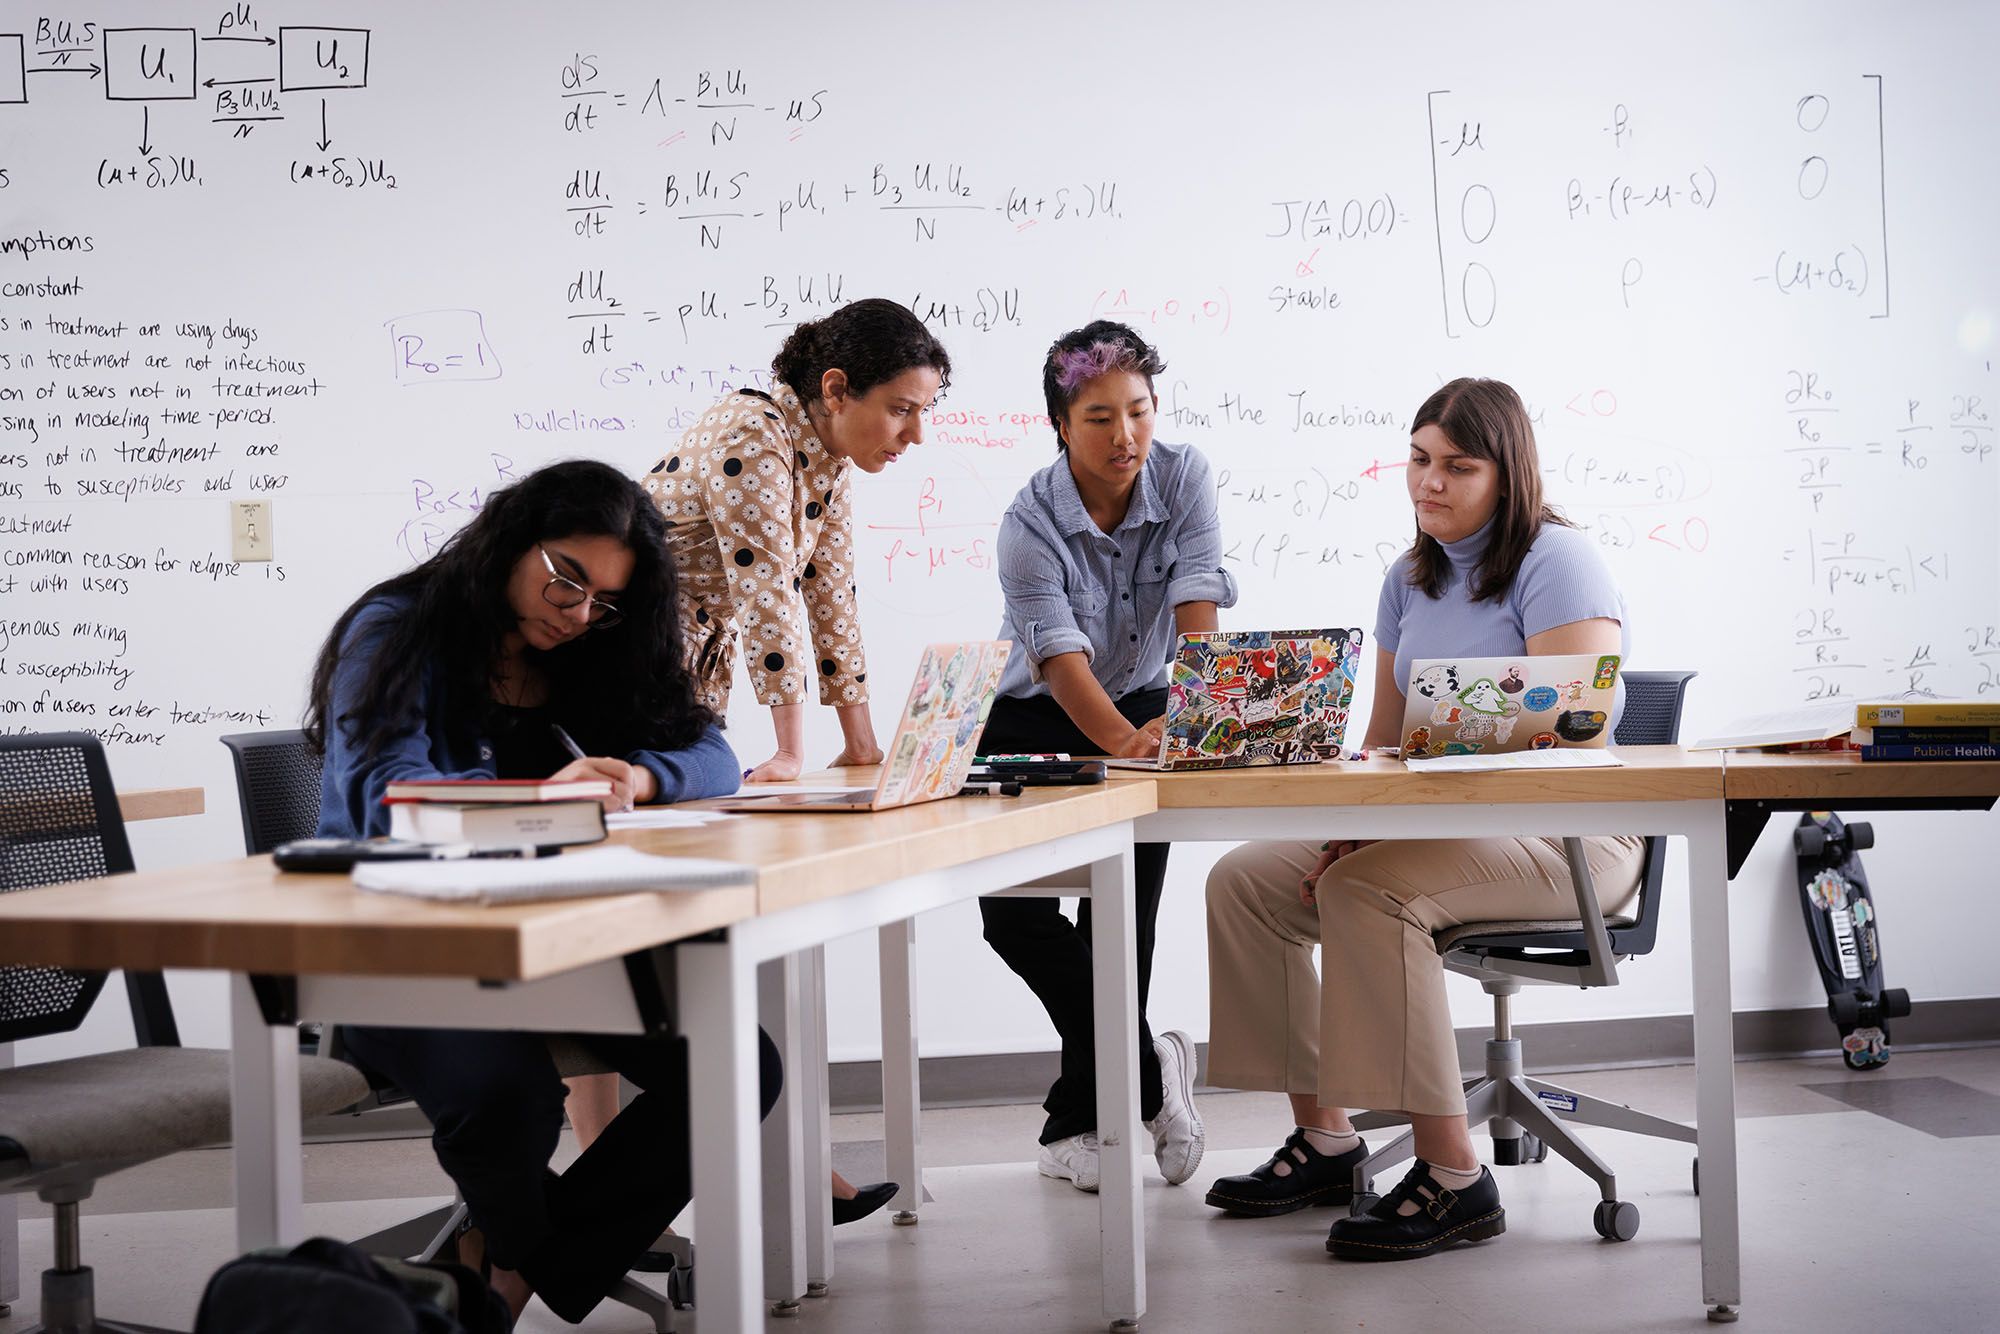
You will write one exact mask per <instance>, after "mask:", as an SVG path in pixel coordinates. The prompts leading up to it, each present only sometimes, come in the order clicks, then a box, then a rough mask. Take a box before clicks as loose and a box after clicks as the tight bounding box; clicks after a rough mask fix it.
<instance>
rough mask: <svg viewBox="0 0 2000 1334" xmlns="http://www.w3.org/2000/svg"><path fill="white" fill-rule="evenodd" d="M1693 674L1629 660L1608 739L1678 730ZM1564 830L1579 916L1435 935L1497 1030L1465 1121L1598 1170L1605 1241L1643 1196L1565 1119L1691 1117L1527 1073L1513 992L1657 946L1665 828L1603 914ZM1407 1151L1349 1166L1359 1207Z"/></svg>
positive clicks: (1672, 1125)
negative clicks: (1626, 1188)
mask: <svg viewBox="0 0 2000 1334" xmlns="http://www.w3.org/2000/svg"><path fill="white" fill-rule="evenodd" d="M1694 675H1695V673H1693V672H1626V673H1625V674H1624V681H1625V707H1624V711H1623V713H1622V714H1620V716H1619V719H1618V730H1617V732H1616V733H1615V734H1614V735H1613V740H1615V741H1616V742H1618V744H1620V745H1625V746H1645V745H1670V744H1672V743H1673V742H1676V741H1678V740H1679V739H1680V726H1681V704H1682V702H1683V701H1684V700H1685V698H1686V696H1687V683H1688V681H1689V680H1691V679H1692V678H1693V677H1694ZM1563 841H1564V844H1565V845H1566V847H1567V849H1568V852H1569V863H1570V874H1571V876H1572V877H1573V879H1574V881H1575V883H1576V884H1577V886H1578V894H1577V907H1578V912H1579V913H1580V914H1581V916H1579V917H1578V918H1575V919H1570V920H1558V921H1537V922H1470V923H1467V924H1466V925H1463V926H1455V927H1452V928H1450V929H1449V930H1446V931H1440V932H1439V933H1438V934H1437V936H1436V940H1437V947H1438V953H1440V954H1441V955H1443V956H1444V966H1445V967H1446V968H1449V969H1450V970H1451V971H1452V972H1454V973H1458V974H1460V975H1462V976H1465V977H1470V978H1474V979H1476V980H1477V981H1478V982H1479V984H1480V985H1481V987H1483V988H1484V989H1485V991H1486V993H1487V994H1488V995H1489V996H1491V997H1493V1036H1492V1038H1490V1039H1489V1040H1488V1041H1487V1043H1486V1073H1485V1075H1483V1076H1482V1077H1480V1078H1478V1079H1474V1080H1471V1081H1469V1082H1468V1083H1467V1084H1466V1087H1465V1103H1466V1116H1467V1118H1468V1119H1469V1120H1470V1121H1471V1123H1472V1124H1473V1125H1478V1124H1480V1123H1481V1122H1485V1123H1487V1124H1488V1125H1489V1127H1490V1129H1491V1131H1492V1134H1493V1161H1494V1163H1495V1164H1497V1165H1499V1166H1502V1167H1513V1166H1518V1165H1520V1164H1523V1163H1538V1162H1541V1161H1542V1160H1543V1159H1544V1158H1546V1157H1547V1156H1548V1151H1549V1149H1551V1148H1553V1149H1554V1150H1555V1151H1556V1152H1557V1153H1559V1154H1561V1155H1562V1156H1563V1157H1565V1158H1567V1159H1569V1161H1570V1162H1571V1163H1573V1164H1575V1165H1576V1167H1577V1168H1578V1169H1579V1170H1581V1171H1582V1172H1583V1174H1584V1175H1585V1176H1588V1177H1589V1178H1590V1179H1591V1180H1593V1181H1595V1182H1596V1183H1597V1186H1598V1189H1599V1191H1600V1192H1602V1195H1603V1199H1602V1202H1601V1203H1599V1204H1598V1206H1597V1210H1596V1212H1595V1213H1594V1214H1593V1215H1592V1218H1591V1222H1592V1225H1593V1226H1594V1227H1595V1228H1596V1229H1597V1234H1598V1235H1599V1236H1600V1237H1603V1238H1604V1239H1605V1240H1607V1241H1630V1240H1631V1239H1632V1238H1633V1237H1635V1236H1637V1235H1638V1232H1639V1207H1638V1206H1637V1205H1635V1204H1632V1203H1631V1202H1629V1201H1624V1200H1620V1199H1619V1198H1618V1177H1617V1174H1616V1173H1614V1172H1613V1171H1612V1170H1611V1169H1610V1168H1609V1167H1608V1166H1606V1165H1605V1163H1604V1161H1603V1159H1601V1158H1599V1157H1598V1156H1597V1155H1596V1154H1594V1153H1592V1152H1591V1151H1590V1149H1589V1148H1588V1147H1587V1146H1585V1145H1584V1143H1583V1142H1582V1141H1581V1140H1579V1139H1577V1138H1576V1136H1575V1135H1574V1134H1572V1133H1571V1131H1570V1129H1569V1126H1568V1124H1567V1123H1568V1122H1571V1121H1580V1122H1583V1123H1584V1124H1586V1125H1596V1126H1606V1127H1609V1128H1611V1129H1613V1130H1628V1131H1631V1132H1633V1133H1634V1134H1640V1135H1651V1136H1653V1137H1655V1138H1657V1139H1673V1140H1680V1141H1681V1142H1683V1143H1686V1144H1692V1143H1694V1142H1695V1132H1694V1127H1692V1126H1687V1125H1682V1124H1681V1123H1680V1122H1678V1121H1669V1120H1666V1119H1665V1118H1663V1117H1658V1116H1652V1115H1649V1114H1647V1113H1645V1112H1640V1111H1635V1110H1633V1109H1632V1108H1630V1107H1626V1106H1624V1105H1622V1104H1620V1103H1613V1102H1605V1101H1604V1100H1602V1099H1600V1098H1593V1097H1590V1096H1589V1095H1588V1094H1583V1093H1577V1092H1574V1091H1572V1090H1570V1089H1566V1088H1563V1087H1561V1086H1560V1085H1557V1084H1551V1083H1549V1082H1548V1081H1547V1080H1542V1079H1533V1078H1530V1077H1528V1076H1526V1075H1524V1074H1522V1072H1521V1071H1522V1063H1521V1040H1520V1039H1519V1038H1517V1037H1515V1036H1514V1029H1513V1014H1512V1002H1513V998H1514V996H1515V994H1516V993H1518V992H1519V991H1520V990H1521V987H1522V986H1523V985H1524V984H1531V985H1536V986H1573V987H1606V986H1616V985H1618V971H1617V966H1618V965H1619V964H1620V963H1623V962H1624V961H1625V960H1627V959H1630V958H1633V957H1636V956H1638V955H1641V954H1646V953H1648V952H1650V951H1651V950H1652V948H1653V941H1654V938H1655V936H1656V935H1657V933H1658V930H1659V923H1660V900H1661V898H1662V897H1663V895H1662V893H1661V882H1662V880H1663V879H1664V877H1665V875H1666V868H1667V840H1666V839H1664V838H1649V839H1647V840H1646V857H1645V862H1644V863H1643V870H1642V872H1641V874H1640V879H1639V897H1638V901H1637V902H1636V903H1634V904H1633V906H1632V912H1631V915H1630V916H1621V917H1613V918H1609V919H1607V918H1605V917H1604V916H1603V914H1602V913H1601V911H1600V910H1599V908H1598V906H1597V897H1596V895H1595V893H1594V892H1592V891H1591V890H1590V888H1589V885H1590V871H1589V868H1588V867H1587V866H1585V864H1584V861H1583V845H1582V842H1581V840H1579V839H1574V838H1570V839H1565V840H1563ZM1369 1119H1370V1121H1371V1123H1378V1124H1379V1122H1375V1121H1374V1118H1369ZM1360 1120H1361V1118H1357V1120H1356V1123H1357V1124H1359V1123H1360ZM1410 1152H1411V1136H1410V1134H1409V1133H1408V1132H1405V1133H1404V1134H1402V1135H1401V1136H1399V1137H1398V1138H1396V1139H1395V1140H1393V1141H1391V1142H1390V1143H1388V1144H1385V1145H1383V1146H1382V1147H1381V1148H1379V1149H1377V1150H1376V1151H1375V1152H1374V1153H1371V1154H1370V1155H1368V1158H1367V1160H1366V1161H1364V1162H1363V1163H1362V1164H1361V1165H1360V1166H1359V1167H1357V1168H1356V1169H1355V1172H1354V1189H1355V1198H1354V1204H1353V1212H1354V1213H1356V1214H1357V1215H1358V1214H1361V1213H1363V1212H1365V1211H1366V1210H1367V1209H1368V1207H1369V1206H1371V1205H1373V1204H1374V1203H1375V1195H1374V1194H1373V1181H1372V1177H1373V1175H1374V1173H1375V1171H1376V1170H1377V1169H1379V1168H1381V1167H1383V1166H1385V1165H1386V1164H1389V1163H1393V1162H1397V1161H1399V1160H1401V1159H1403V1158H1406V1157H1408V1156H1409V1154H1410ZM1696 1170H1697V1172H1698V1171H1699V1164H1697V1166H1696ZM1696 1180H1697V1182H1698V1181H1699V1177H1698V1176H1697V1178H1696Z"/></svg>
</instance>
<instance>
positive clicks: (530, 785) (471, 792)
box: [382, 778, 611, 804]
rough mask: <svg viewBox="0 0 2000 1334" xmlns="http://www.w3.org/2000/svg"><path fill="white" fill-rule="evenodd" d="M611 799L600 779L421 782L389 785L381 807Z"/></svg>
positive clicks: (473, 779) (436, 780)
mask: <svg viewBox="0 0 2000 1334" xmlns="http://www.w3.org/2000/svg"><path fill="white" fill-rule="evenodd" d="M610 795H611V784H610V783H608V782H606V781H605V780H604V779H602V778H565V779H563V780H562V781H561V782H557V781H555V780H553V779H548V778H422V779H412V780H409V781H405V782H392V783H390V784H389V786H388V787H387V788H385V789H383V792H382V800H383V802H384V803H390V802H398V801H480V802H489V801H490V802H511V803H515V804H519V803H523V802H531V801H596V800H597V799H599V798H600V797H608V796H610Z"/></svg>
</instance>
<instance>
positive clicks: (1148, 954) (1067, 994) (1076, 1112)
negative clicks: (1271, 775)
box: [979, 690, 1170, 1144]
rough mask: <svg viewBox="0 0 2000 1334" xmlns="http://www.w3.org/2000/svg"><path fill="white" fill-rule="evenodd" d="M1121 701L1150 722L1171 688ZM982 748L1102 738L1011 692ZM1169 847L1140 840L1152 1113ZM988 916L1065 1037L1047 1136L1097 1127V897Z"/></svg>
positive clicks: (1077, 743) (1144, 1111)
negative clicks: (1093, 945) (1156, 946)
mask: <svg viewBox="0 0 2000 1334" xmlns="http://www.w3.org/2000/svg"><path fill="white" fill-rule="evenodd" d="M1116 703H1117V706H1118V712H1119V713H1121V714H1123V715H1124V716H1125V718H1126V719H1127V721H1129V722H1132V723H1134V724H1138V723H1145V722H1150V721H1152V720H1153V719H1155V718H1157V717H1159V716H1160V715H1161V714H1162V713H1165V712H1166V709H1167V692H1166V691H1165V690H1135V691H1133V692H1132V693H1131V694H1129V695H1127V696H1125V697H1124V698H1123V699H1120V700H1118V701H1116ZM979 749H980V752H981V753H982V754H988V755H993V754H1006V753H1011V752H1022V751H1068V752H1069V753H1070V754H1072V755H1094V754H1096V753H1097V751H1098V746H1097V743H1096V742H1094V741H1092V740H1091V739H1090V738H1089V737H1087V736H1085V735H1084V734H1083V733H1082V732H1081V731H1080V730H1078V728H1077V725H1076V724H1075V723H1073V722H1071V721H1070V719H1069V715H1068V714H1066V713H1064V712H1063V710H1062V705H1060V704H1058V703H1056V701H1055V698H1054V696H1052V695H1030V696H1027V697H1025V698H1016V697H1012V696H1007V695H1002V696H1001V697H1000V698H999V699H997V700H995V701H994V702H993V712H992V713H991V714H990V715H989V716H988V717H987V720H986V731H985V732H984V733H983V734H982V735H981V736H980V739H979ZM1169 847H1170V845H1169V844H1166V843H1141V844H1139V845H1137V846H1136V847H1135V848H1134V849H1133V858H1132V860H1133V868H1132V870H1133V876H1132V880H1133V890H1134V896H1133V897H1134V901H1135V902H1134V906H1135V908H1136V913H1135V916H1136V922H1137V933H1136V940H1135V943H1136V945H1137V948H1138V960H1139V1114H1140V1115H1141V1116H1143V1117H1144V1118H1145V1119H1146V1120H1148V1121H1150V1120H1152V1119H1153V1118H1154V1117H1155V1116H1158V1115H1159V1114H1160V1058H1159V1056H1158V1054H1157V1053H1155V1052H1154V1050H1153V1030H1152V1028H1151V1026H1149V1025H1148V1024H1147V1023H1146V995H1147V993H1148V991H1149V990H1150V989H1151V984H1152V980H1153V933H1154V923H1155V921H1156V920H1157V919H1158V917H1159V915H1160V887H1161V885H1163V884H1164V883H1165V881H1166V878H1167V851H1168V848H1169ZM979 915H980V917H981V918H982V919H983V920H984V922H985V928H986V930H985V934H986V943H987V944H989V945H991V946H992V947H993V950H994V952H995V953H997V954H998V955H999V956H1000V957H1001V958H1002V959H1004V960H1005V961H1006V963H1007V966H1008V967H1009V968H1011V969H1013V970H1014V971H1015V972H1016V973H1017V974H1019V975H1020V978H1021V980H1022V981H1023V982H1026V983H1027V984H1028V989H1029V990H1031V991H1033V992H1034V993H1035V999H1037V1000H1039V1001H1040V1002H1041V1003H1042V1008H1043V1009H1044V1010H1047V1011H1048V1013H1049V1019H1050V1021H1051V1022H1052V1023H1054V1024H1055V1026H1056V1033H1057V1034H1058V1035H1059V1036H1060V1037H1061V1038H1062V1071H1061V1073H1060V1074H1058V1075H1057V1076H1056V1082H1055V1083H1054V1084H1053V1085H1051V1086H1050V1087H1049V1096H1048V1097H1047V1098H1046V1099H1044V1100H1043V1102H1042V1110H1044V1111H1046V1112H1047V1113H1048V1114H1049V1115H1048V1119H1047V1120H1046V1121H1044V1122H1043V1123H1042V1143H1044V1144H1053V1143H1054V1142H1055V1141H1057V1140H1059V1139H1067V1138H1069V1137H1070V1136H1071V1135H1081V1134H1084V1133H1086V1132H1095V1131H1096V1129H1097V1035H1096V1030H1095V1029H1094V1028H1093V1026H1092V1025H1093V1024H1094V1022H1095V1006H1094V1005H1093V1004H1092V1002H1091V955H1090V900H1089V899H1083V900H1081V901H1080V902H1079V903H1078V904H1077V909H1076V922H1075V923H1074V924H1073V925H1072V924H1071V922H1070V920H1069V919H1068V918H1067V917H1064V916H1063V915H1062V900H1061V899H1016V898H1005V899H997V898H983V899H981V900H980V901H979Z"/></svg>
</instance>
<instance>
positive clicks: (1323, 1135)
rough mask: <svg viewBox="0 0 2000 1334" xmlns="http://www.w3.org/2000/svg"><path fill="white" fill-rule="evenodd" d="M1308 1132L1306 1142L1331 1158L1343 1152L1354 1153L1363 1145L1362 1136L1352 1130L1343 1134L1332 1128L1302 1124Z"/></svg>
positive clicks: (1301, 1127) (1303, 1128)
mask: <svg viewBox="0 0 2000 1334" xmlns="http://www.w3.org/2000/svg"><path fill="white" fill-rule="evenodd" d="M1299 1129H1300V1130H1303V1131H1305V1132H1306V1143H1308V1144H1310V1145H1312V1146H1313V1148H1315V1149H1317V1150H1318V1151H1319V1152H1321V1153H1323V1154H1325V1155H1326V1156H1327V1157H1329V1158H1333V1157H1337V1156H1339V1155H1340V1154H1343V1153H1353V1152H1354V1151H1355V1150H1356V1149H1358V1148H1360V1147H1361V1136H1359V1135H1357V1134H1355V1133H1354V1132H1353V1131H1352V1130H1350V1131H1348V1132H1347V1133H1346V1134H1344V1135H1342V1134H1339V1133H1337V1132H1335V1131H1331V1130H1315V1129H1313V1128H1312V1127H1311V1126H1300V1127H1299Z"/></svg>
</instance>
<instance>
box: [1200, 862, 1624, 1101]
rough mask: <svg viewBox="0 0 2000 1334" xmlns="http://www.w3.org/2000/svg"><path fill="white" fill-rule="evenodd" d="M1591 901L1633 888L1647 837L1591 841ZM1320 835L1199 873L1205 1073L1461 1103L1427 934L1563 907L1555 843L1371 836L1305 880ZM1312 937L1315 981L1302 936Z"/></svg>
mask: <svg viewBox="0 0 2000 1334" xmlns="http://www.w3.org/2000/svg"><path fill="white" fill-rule="evenodd" d="M1583 843H1584V847H1585V849H1586V850H1587V857H1586V860H1587V861H1588V863H1589V866H1590V873H1591V878H1592V881H1593V883H1594V884H1595V885H1596V887H1597V898H1598V902H1599V903H1600V904H1601V905H1602V906H1603V908H1604V910H1605V912H1606V913H1607V914H1608V913H1611V912H1615V911H1616V910H1618V909H1620V908H1622V907H1624V906H1625V905H1626V904H1628V903H1629V902H1631V900H1632V898H1633V896H1634V895H1635V894H1636V893H1637V892H1638V887H1639V872H1640V868H1641V864H1642V862H1643V861H1644V855H1645V853H1644V849H1645V840H1644V839H1642V838H1587V839H1585V840H1583ZM1319 847H1320V845H1319V844H1317V843H1246V844H1244V845H1243V846H1242V847H1240V848H1237V849H1236V850H1235V851H1233V852H1231V853H1230V854H1228V855H1227V856H1225V857H1224V858H1223V859H1222V860H1221V861H1219V862H1217V863H1216V864H1215V869H1214V870H1213V871H1211V872H1210V873H1209V877H1208V987H1209V1026H1210V1031H1209V1049H1208V1080H1209V1082H1210V1083H1211V1084H1216V1085H1220V1086H1222V1087H1225V1088H1244V1089H1274V1090H1278V1091H1281V1092H1285V1093H1317V1094H1318V1096H1319V1102H1320V1105H1321V1106H1324V1107H1356V1108H1370V1109H1373V1110H1377V1111H1400V1112H1411V1113H1416V1114H1418V1115H1424V1116H1455V1115H1462V1114H1463V1113H1464V1111H1465V1092H1464V1089H1463V1087H1462V1085H1461V1084H1460V1081H1459V1068H1458V1044H1457V1041H1456V1039H1455V1038H1454V1036H1453V1033H1452V1023H1451V1006H1450V1004H1449V1003H1448V1001H1447V999H1446V996H1445V985H1444V962H1443V960H1442V959H1441V958H1440V956H1439V955H1438V951H1437V945H1436V943H1435V942H1434V941H1433V940H1432V933H1433V932H1437V931H1442V930H1445V929H1446V928H1448V927H1453V926H1458V925H1461V924H1463V923H1466V922H1493V921H1516V920H1519V921H1529V920H1552V919H1564V918H1569V917H1571V916H1572V915H1573V914H1574V913H1575V911H1576V899H1575V896H1574V892H1573V891H1572V889H1571V887H1570V875H1569V861H1568V859H1567V857H1566V856H1565V855H1564V853H1563V843H1562V840H1561V839H1559V838H1481V839H1403V840H1396V841H1387V842H1381V843H1374V844H1370V845H1369V846H1368V847H1365V848H1362V849H1360V850H1359V851H1357V852H1353V853H1350V854H1349V855H1347V856H1345V857H1343V858H1341V859H1340V860H1339V861H1337V862H1335V863H1334V864H1333V866H1332V867H1331V868H1329V869H1328V871H1327V873H1326V874H1325V875H1323V876H1321V877H1320V881H1319V886H1318V894H1317V896H1316V897H1317V898H1318V906H1317V907H1309V906H1307V905H1306V904H1304V903H1302V902H1301V901H1300V898H1299V881H1300V880H1301V879H1302V878H1303V877H1304V876H1305V875H1306V874H1307V873H1308V872H1309V871H1311V870H1312V867H1313V864H1314V862H1316V861H1317V860H1318V859H1319ZM1315 944H1318V945H1321V946H1322V947H1323V948H1322V950H1321V959H1322V962H1323V964H1324V966H1325V974H1326V975H1325V978H1324V979H1322V978H1320V977H1318V976H1316V975H1315V974H1314V972H1313V965H1312V947H1313V946H1314V945H1315Z"/></svg>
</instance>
